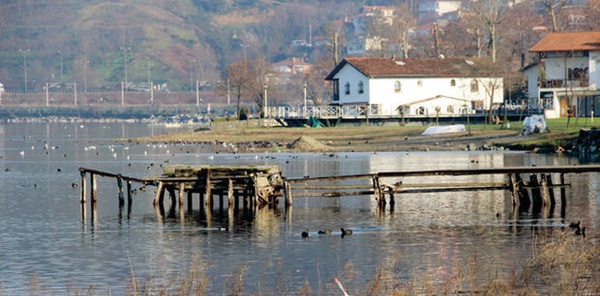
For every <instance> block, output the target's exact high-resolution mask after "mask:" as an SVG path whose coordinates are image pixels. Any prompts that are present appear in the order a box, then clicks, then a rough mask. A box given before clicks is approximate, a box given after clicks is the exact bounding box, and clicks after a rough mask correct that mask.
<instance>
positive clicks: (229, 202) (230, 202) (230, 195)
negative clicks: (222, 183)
mask: <svg viewBox="0 0 600 296" xmlns="http://www.w3.org/2000/svg"><path fill="white" fill-rule="evenodd" d="M234 201H235V200H234V197H233V180H232V179H231V178H229V179H228V180H227V205H228V207H229V208H234V207H235V206H234Z"/></svg>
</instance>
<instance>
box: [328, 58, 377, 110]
mask: <svg viewBox="0 0 600 296" xmlns="http://www.w3.org/2000/svg"><path fill="white" fill-rule="evenodd" d="M335 78H337V79H339V88H340V89H339V95H340V101H339V103H340V104H368V102H369V97H368V96H369V89H370V88H369V81H368V79H367V77H366V76H364V75H363V74H362V73H360V72H359V71H357V70H356V69H355V68H354V67H352V66H350V65H346V66H345V67H344V68H342V69H341V70H340V71H339V72H338V73H337V74H336V75H335ZM360 81H362V82H363V86H364V88H363V90H364V92H363V93H362V94H359V93H358V83H359V82H360ZM346 82H349V83H350V94H349V95H347V94H346V92H345V85H346Z"/></svg>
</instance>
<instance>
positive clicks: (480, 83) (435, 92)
mask: <svg viewBox="0 0 600 296" xmlns="http://www.w3.org/2000/svg"><path fill="white" fill-rule="evenodd" d="M493 73H495V72H494V70H493V65H491V64H490V63H489V62H486V60H482V59H463V58H443V57H440V58H412V59H410V58H409V59H390V58H346V59H344V60H342V62H340V63H339V64H338V66H337V67H336V68H335V69H333V71H331V73H329V75H327V77H326V78H325V79H326V80H328V81H332V82H333V87H334V90H333V92H334V94H333V98H332V101H331V104H333V105H341V106H352V105H360V106H367V105H368V106H369V107H370V108H371V113H373V114H378V115H401V114H402V115H423V116H427V115H429V116H433V115H435V114H439V115H446V116H451V115H461V114H466V113H472V112H474V111H475V110H489V109H490V107H494V106H495V105H497V104H500V103H502V102H503V98H504V86H503V78H502V77H501V76H496V75H492V74H493ZM374 111H375V112H374Z"/></svg>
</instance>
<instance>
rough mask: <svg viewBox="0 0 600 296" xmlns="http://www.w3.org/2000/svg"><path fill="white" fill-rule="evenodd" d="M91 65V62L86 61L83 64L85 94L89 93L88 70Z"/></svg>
mask: <svg viewBox="0 0 600 296" xmlns="http://www.w3.org/2000/svg"><path fill="white" fill-rule="evenodd" d="M89 63H90V61H89V60H86V61H85V62H84V64H83V92H84V93H86V92H87V69H88V64H89Z"/></svg>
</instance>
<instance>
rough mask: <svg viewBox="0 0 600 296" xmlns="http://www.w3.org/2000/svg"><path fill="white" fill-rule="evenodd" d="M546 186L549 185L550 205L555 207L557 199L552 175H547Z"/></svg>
mask: <svg viewBox="0 0 600 296" xmlns="http://www.w3.org/2000/svg"><path fill="white" fill-rule="evenodd" d="M546 184H548V199H549V200H550V204H551V205H553V204H555V203H556V198H555V196H554V188H553V187H554V184H553V182H552V175H551V174H547V175H546Z"/></svg>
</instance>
